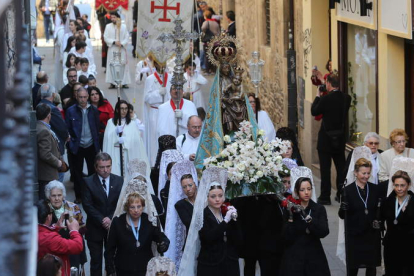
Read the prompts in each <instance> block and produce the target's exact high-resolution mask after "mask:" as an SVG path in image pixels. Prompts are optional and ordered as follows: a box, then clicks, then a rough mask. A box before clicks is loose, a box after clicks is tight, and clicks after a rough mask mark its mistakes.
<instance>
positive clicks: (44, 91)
mask: <svg viewBox="0 0 414 276" xmlns="http://www.w3.org/2000/svg"><path fill="white" fill-rule="evenodd" d="M54 93H56V89H55V87H54V86H53V85H51V84H49V83H45V84H42V86H40V98H42V99H46V98H50V97H52V95H53V94H54Z"/></svg>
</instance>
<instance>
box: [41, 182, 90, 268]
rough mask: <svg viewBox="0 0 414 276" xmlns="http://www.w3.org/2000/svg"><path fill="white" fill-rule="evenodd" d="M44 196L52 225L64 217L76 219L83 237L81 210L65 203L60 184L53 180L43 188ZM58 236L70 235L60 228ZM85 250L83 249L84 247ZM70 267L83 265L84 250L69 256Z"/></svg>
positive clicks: (63, 192) (67, 236)
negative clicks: (48, 207) (51, 212)
mask: <svg viewBox="0 0 414 276" xmlns="http://www.w3.org/2000/svg"><path fill="white" fill-rule="evenodd" d="M45 196H46V199H47V200H48V201H49V206H50V207H51V209H52V211H53V214H52V223H57V222H58V220H59V219H60V218H61V217H62V216H65V215H68V216H69V221H72V220H73V219H76V220H77V221H78V223H79V227H80V228H79V233H80V234H81V235H84V234H85V232H86V227H85V222H84V221H83V215H82V210H81V209H80V208H79V206H78V205H76V204H75V203H73V202H70V201H67V200H66V199H65V198H66V189H65V186H64V185H63V184H62V182H59V181H57V180H53V181H51V182H49V184H47V185H46V187H45ZM59 234H60V235H61V236H62V237H63V238H67V239H69V238H70V233H69V230H68V229H67V228H62V229H61V230H60V231H59ZM84 248H85V247H84ZM69 261H70V266H71V267H72V266H74V267H78V268H79V265H82V266H83V265H84V264H85V263H86V261H87V259H86V253H85V249H84V250H83V251H82V253H81V254H79V255H71V256H69Z"/></svg>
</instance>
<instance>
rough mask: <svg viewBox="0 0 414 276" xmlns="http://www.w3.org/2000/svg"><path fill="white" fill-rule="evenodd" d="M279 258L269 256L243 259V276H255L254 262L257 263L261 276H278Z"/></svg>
mask: <svg viewBox="0 0 414 276" xmlns="http://www.w3.org/2000/svg"><path fill="white" fill-rule="evenodd" d="M280 260H281V256H275V255H274V256H273V255H272V256H270V257H269V258H261V259H258V260H256V259H250V258H247V259H246V258H245V259H244V276H255V275H256V261H259V266H260V275H261V276H278V275H279V270H280Z"/></svg>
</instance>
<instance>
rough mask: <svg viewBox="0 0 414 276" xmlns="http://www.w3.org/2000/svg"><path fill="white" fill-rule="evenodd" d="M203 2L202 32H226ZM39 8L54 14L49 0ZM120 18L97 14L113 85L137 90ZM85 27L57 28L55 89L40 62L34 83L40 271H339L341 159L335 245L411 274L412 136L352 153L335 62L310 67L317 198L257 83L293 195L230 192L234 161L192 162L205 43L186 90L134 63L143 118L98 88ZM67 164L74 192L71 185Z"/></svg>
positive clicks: (365, 262) (374, 139) (351, 261)
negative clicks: (332, 223)
mask: <svg viewBox="0 0 414 276" xmlns="http://www.w3.org/2000/svg"><path fill="white" fill-rule="evenodd" d="M198 4H199V6H198V10H197V11H196V15H195V16H196V18H197V22H198V23H197V25H198V27H199V30H198V31H199V32H205V33H208V32H207V30H210V28H213V29H212V30H210V31H211V32H212V33H213V34H214V35H216V34H217V33H219V32H220V25H219V23H218V22H219V21H215V19H214V17H213V15H214V11H212V10H211V9H210V8H209V7H208V5H207V3H205V2H200V3H198ZM42 5H44V6H41V7H40V8H41V10H42V11H44V12H45V11H47V9H43V7H45V6H46V7H48V5H49V1H47V0H46V2H45V3H44V1H43V2H42ZM119 17H120V16H119V14H118V13H116V12H112V13H108V14H105V15H103V17H101V19H102V20H103V21H106V24H103V26H102V25H101V29H102V43H103V45H104V47H103V48H102V49H103V52H102V53H103V55H102V57H103V59H102V67H106V78H105V81H106V85H109V87H108V89H114V88H115V87H118V88H121V87H122V88H123V89H128V88H129V85H130V83H131V77H130V72H129V69H128V66H126V67H125V71H124V72H123V76H122V78H121V79H118V77H117V76H115V75H112V74H111V70H110V67H111V62H112V61H113V58H114V57H117V58H119V61H125V60H127V59H128V53H127V46H128V44H129V32H128V31H127V28H126V26H125V25H124V24H122V23H120V20H119ZM200 18H204V20H201V21H200ZM227 18H228V19H229V21H230V23H231V24H230V27H229V29H228V30H227V33H228V34H231V35H235V18H234V13H228V14H227ZM68 20H69V19H68ZM205 22H206V24H205ZM200 23H201V24H200ZM210 24H211V26H210ZM88 25H89V23H88V22H87V18H85V17H81V16H80V15H79V16H77V19H76V20H70V22H69V24H68V26H69V29H68V30H65V28H64V27H63V26H60V28H58V27H59V26H55V27H56V28H58V29H57V30H55V32H56V33H57V36H56V38H57V39H56V41H59V43H58V44H56V45H58V46H59V47H56V48H55V53H58V55H57V60H58V62H57V68H60V71H59V70H58V71H56V72H55V74H56V75H57V76H59V77H58V78H57V80H56V81H55V86H58V87H55V86H53V85H52V84H51V83H50V81H49V77H48V74H47V72H44V71H39V72H38V73H37V76H36V83H35V85H34V87H33V89H32V102H33V108H34V110H36V117H37V120H38V121H37V147H38V150H37V169H38V170H37V173H38V174H37V178H38V183H39V194H38V195H39V199H40V201H39V202H38V203H36V207H37V214H38V223H39V225H38V275H71V268H73V267H74V268H77V269H78V270H83V267H84V264H85V263H86V262H87V261H88V259H89V262H90V275H102V272H103V268H104V270H105V271H106V273H107V275H118V276H120V275H170V276H172V275H182V276H190V275H200V276H203V275H206V276H207V275H208V276H211V275H223V276H224V275H225V276H229V275H235V276H236V275H240V269H242V270H244V275H246V276H251V275H255V273H256V263H257V262H258V264H259V267H260V273H261V275H262V276H266V275H283V276H285V275H315V276H316V275H317V276H323V275H330V269H329V265H328V262H327V259H326V255H325V252H324V248H323V246H322V244H321V239H323V238H325V237H326V236H327V235H329V234H330V232H329V227H328V217H327V213H326V210H325V207H324V205H330V204H331V199H330V198H331V196H330V193H331V180H330V178H331V175H330V167H331V160H333V161H334V164H335V167H336V170H337V183H336V184H337V191H338V193H337V195H336V197H335V199H336V200H338V201H340V203H341V204H340V209H339V211H338V216H339V217H340V218H341V220H340V226H339V237H338V249H337V254H338V257H339V258H340V259H341V260H343V261H346V264H347V270H348V275H357V274H358V269H360V268H366V275H376V267H378V266H381V263H382V260H383V261H384V264H385V272H386V275H387V276H400V275H403V276H404V275H414V263H413V262H412V260H413V259H414V250H413V249H412V247H411V246H407V245H409V244H412V243H413V242H414V234H413V233H414V203H413V200H412V199H413V198H412V197H413V195H414V194H413V193H412V191H411V189H412V185H411V181H412V177H413V175H414V174H413V172H414V162H413V161H414V159H412V158H414V149H410V148H407V147H406V144H407V141H408V136H407V134H406V133H405V131H404V130H402V129H395V130H393V131H392V132H391V134H390V137H389V141H390V144H391V148H390V149H388V150H385V151H381V150H380V149H379V145H380V137H379V135H378V134H377V133H375V132H369V133H367V134H366V136H365V139H364V145H363V146H361V147H356V148H355V149H354V150H353V152H351V153H350V154H349V155H348V158H347V159H345V143H346V137H345V132H344V127H345V120H346V116H345V115H346V114H347V112H348V109H349V105H350V98H349V96H347V95H346V94H345V93H343V92H341V91H339V89H338V88H339V77H338V75H337V74H336V73H335V72H331V71H332V70H331V67H329V66H327V69H328V71H329V73H328V74H327V75H326V76H325V77H321V74H320V72H318V71H317V70H315V71H314V75H313V78H316V79H317V80H316V79H315V82H316V83H317V85H322V84H324V86H325V88H326V91H322V90H321V89H320V90H319V92H318V95H317V97H316V98H315V100H314V102H313V104H312V108H311V112H312V115H313V116H315V119H317V120H322V126H321V129H320V131H319V134H318V144H317V147H318V148H317V149H318V153H319V159H320V165H321V167H320V168H321V178H322V179H321V180H322V181H321V194H320V196H319V198H318V199H317V198H316V195H315V183H314V181H313V177H312V175H313V173H312V171H311V170H310V169H309V168H306V167H305V166H304V163H303V161H302V158H301V156H300V150H299V145H298V142H297V137H296V133H295V131H294V130H292V129H289V128H288V127H282V128H279V129H275V128H274V125H273V123H272V121H271V120H270V118H269V116H268V114H267V113H266V111H264V110H262V109H261V106H260V100H259V98H257V97H255V95H254V94H249V95H248V100H249V104H250V106H251V108H252V111H253V112H254V114H255V115H256V116H255V119H256V122H257V124H258V128H259V129H263V130H264V133H265V138H264V140H265V141H269V142H270V141H272V140H275V139H281V140H286V141H288V145H289V146H288V148H287V150H286V151H285V152H284V153H282V158H283V166H284V167H283V168H284V169H283V170H281V171H279V178H280V182H281V183H282V184H283V187H284V189H283V196H284V197H285V198H286V200H284V201H282V202H281V201H280V200H279V198H278V197H276V196H275V195H269V194H264V195H257V196H252V197H245V198H235V199H233V200H231V201H229V200H226V198H225V191H226V185H227V182H228V179H227V172H226V170H225V169H219V168H207V169H206V170H204V171H203V173H202V174H197V171H196V168H195V166H194V163H193V162H194V160H195V158H196V154H197V150H198V148H199V145H200V139H201V136H202V132H203V127H204V123H205V119H206V116H208V112H207V115H206V110H207V111H209V110H208V107H207V105H206V104H205V103H204V101H203V95H202V94H201V93H202V92H201V91H202V89H201V88H202V86H204V85H207V84H208V82H207V80H206V79H205V78H204V77H203V74H204V75H208V74H210V73H211V72H213V71H214V70H215V68H213V67H214V66H213V65H212V64H210V63H209V62H208V60H207V59H206V58H205V56H204V52H205V51H204V50H203V47H200V48H199V49H194V52H193V55H192V58H190V59H189V61H188V62H187V63H186V64H185V69H186V73H185V78H186V80H187V82H186V84H185V85H184V89H183V91H179V90H177V89H176V88H175V87H174V85H171V79H172V73H171V74H170V72H171V70H168V69H167V68H164V67H163V66H162V65H161V64H158V63H157V61H156V60H153V58H151V57H150V56H149V57H147V58H146V59H144V60H142V61H140V62H138V63H137V66H136V72H135V82H136V85H137V86H138V87H140V89H142V91H143V94H144V102H143V103H142V105H143V109H144V117H143V118H142V120H140V119H139V118H138V117H137V116H136V114H135V112H134V106H133V105H132V104H131V103H129V102H127V101H125V100H121V99H120V100H118V101H117V103H116V104H115V106H114V107H113V106H112V104H111V103H110V102H109V101H108V100H107V99H106V98H105V94H104V92H103V91H102V90H101V89H100V88H98V87H102V86H103V85H104V84H102V83H98V82H97V74H98V70H97V66H96V63H95V61H94V57H93V48H92V44H91V42H90V39H89V37H88V30H89V29H88V27H87V26H88ZM200 26H201V28H200ZM85 27H86V28H85ZM215 28H217V30H215ZM233 32H234V33H233ZM197 44H198V43H194V44H193V45H197ZM203 44H204V45H203ZM206 44H207V42H205V43H201V45H203V46H206ZM59 64H61V67H59V66H60V65H59ZM328 64H329V62H328ZM338 126H339V128H338ZM64 156H66V158H64ZM66 160H67V162H66ZM85 163H86V168H87V170H86V172H85V170H84V164H85ZM66 173H68V174H70V182H73V187H74V191H75V197H74V198H69V197H68V196H67V191H66V187H65V185H64V184H63V180H64V176H65V174H66ZM343 183H346V184H343ZM293 205H295V206H296V207H294V206H293ZM85 214H86V221H85V219H84V215H85ZM86 246H87V247H88V249H89V256H87V254H86V252H87V251H86ZM382 252H383V254H382ZM163 256H165V257H163ZM240 259H243V261H242V262H241V261H240ZM103 261H104V267H103ZM240 262H241V264H242V265H240Z"/></svg>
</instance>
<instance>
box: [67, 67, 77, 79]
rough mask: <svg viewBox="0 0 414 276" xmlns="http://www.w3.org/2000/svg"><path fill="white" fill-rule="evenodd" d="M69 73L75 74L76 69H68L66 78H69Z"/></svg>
mask: <svg viewBox="0 0 414 276" xmlns="http://www.w3.org/2000/svg"><path fill="white" fill-rule="evenodd" d="M70 72H75V73H78V72H77V71H76V69H75V68H69V69H68V71H67V72H66V77H68V76H69V73H70Z"/></svg>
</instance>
